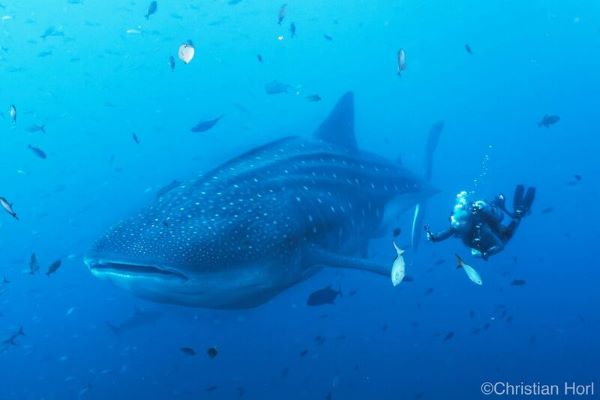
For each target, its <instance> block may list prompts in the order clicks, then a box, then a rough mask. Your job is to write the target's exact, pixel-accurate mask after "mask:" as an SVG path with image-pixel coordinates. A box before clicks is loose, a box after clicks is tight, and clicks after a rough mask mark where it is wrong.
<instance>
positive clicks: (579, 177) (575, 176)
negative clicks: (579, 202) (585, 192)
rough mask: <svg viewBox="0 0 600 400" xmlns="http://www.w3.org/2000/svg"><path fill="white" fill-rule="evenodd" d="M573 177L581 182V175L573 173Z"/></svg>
mask: <svg viewBox="0 0 600 400" xmlns="http://www.w3.org/2000/svg"><path fill="white" fill-rule="evenodd" d="M573 178H575V180H576V181H577V182H581V175H578V174H575V175H573Z"/></svg>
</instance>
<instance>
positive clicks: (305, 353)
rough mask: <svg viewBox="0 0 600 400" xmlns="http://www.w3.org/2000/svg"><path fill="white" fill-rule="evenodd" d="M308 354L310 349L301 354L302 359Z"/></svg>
mask: <svg viewBox="0 0 600 400" xmlns="http://www.w3.org/2000/svg"><path fill="white" fill-rule="evenodd" d="M307 354H308V349H304V350H302V351H301V352H300V357H305V356H306V355H307Z"/></svg>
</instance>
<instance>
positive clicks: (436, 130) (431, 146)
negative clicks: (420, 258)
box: [411, 121, 444, 252]
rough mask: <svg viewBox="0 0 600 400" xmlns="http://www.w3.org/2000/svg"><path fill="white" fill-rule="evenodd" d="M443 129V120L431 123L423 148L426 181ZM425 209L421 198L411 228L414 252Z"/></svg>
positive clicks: (431, 168) (429, 175)
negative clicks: (425, 145)
mask: <svg viewBox="0 0 600 400" xmlns="http://www.w3.org/2000/svg"><path fill="white" fill-rule="evenodd" d="M443 130H444V121H438V122H436V123H435V124H433V126H432V127H431V129H430V130H429V136H428V137H427V147H426V148H425V180H426V181H427V182H428V183H429V182H431V176H432V175H433V154H434V153H435V149H436V148H437V146H438V143H439V141H440V136H441V134H442V131H443ZM426 211H427V200H423V201H422V202H420V203H418V204H417V205H416V206H415V212H414V214H413V220H412V229H411V247H412V249H413V251H415V252H416V251H417V249H418V248H419V242H420V241H421V236H422V233H423V228H422V227H423V222H424V221H425V212H426Z"/></svg>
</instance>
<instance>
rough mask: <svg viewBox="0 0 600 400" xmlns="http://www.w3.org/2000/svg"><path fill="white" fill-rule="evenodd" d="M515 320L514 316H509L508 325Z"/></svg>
mask: <svg viewBox="0 0 600 400" xmlns="http://www.w3.org/2000/svg"><path fill="white" fill-rule="evenodd" d="M512 320H513V316H512V315H509V316H508V318H506V323H508V324H510V323H511V322H512Z"/></svg>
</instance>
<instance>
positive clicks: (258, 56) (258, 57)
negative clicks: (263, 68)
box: [256, 54, 263, 63]
mask: <svg viewBox="0 0 600 400" xmlns="http://www.w3.org/2000/svg"><path fill="white" fill-rule="evenodd" d="M256 59H257V60H258V62H259V63H262V62H263V58H262V56H261V55H260V54H257V55H256Z"/></svg>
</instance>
